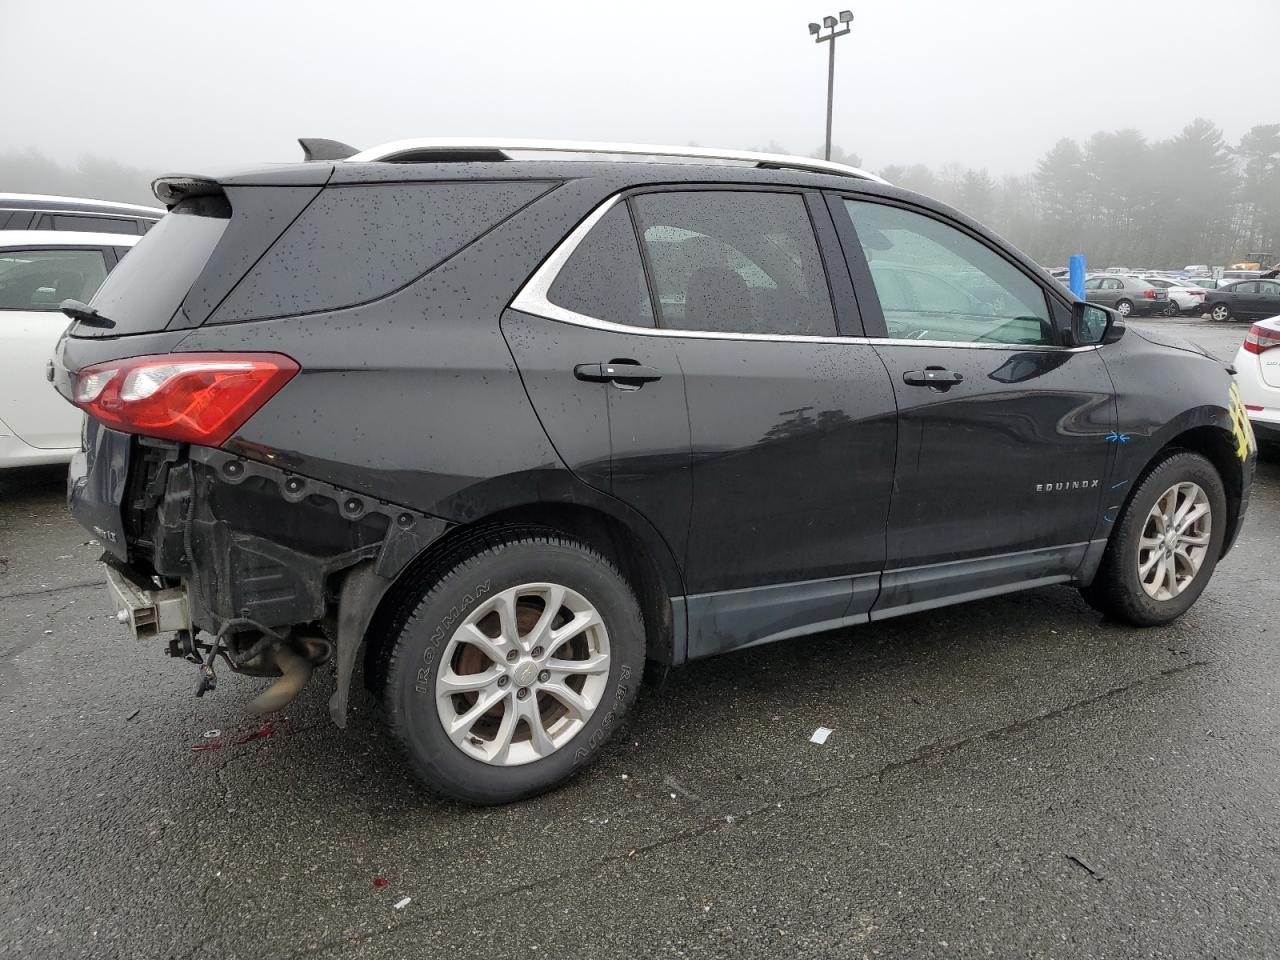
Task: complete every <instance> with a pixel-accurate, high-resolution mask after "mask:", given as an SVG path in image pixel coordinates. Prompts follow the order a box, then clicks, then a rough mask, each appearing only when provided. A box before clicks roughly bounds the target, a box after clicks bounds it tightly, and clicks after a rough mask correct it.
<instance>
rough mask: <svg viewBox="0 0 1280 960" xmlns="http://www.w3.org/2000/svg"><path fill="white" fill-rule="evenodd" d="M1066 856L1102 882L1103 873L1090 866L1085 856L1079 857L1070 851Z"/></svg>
mask: <svg viewBox="0 0 1280 960" xmlns="http://www.w3.org/2000/svg"><path fill="white" fill-rule="evenodd" d="M1066 858H1067V859H1068V860H1070V861H1071V862H1072V863H1074V864H1075V865H1076V866H1078V867H1080V868H1081V869H1082V870H1084V871H1085V873H1087V874H1089V876H1091V877H1093V879H1095V880H1097V881H1098V882H1099V883H1101V882H1102V874H1101V873H1099V872H1098V871H1097V870H1095V869H1094V868H1093V867H1091V866H1089V864H1087V863H1085V861H1084V858H1083V857H1077V856H1076V855H1075V854H1074V853H1068V854H1066Z"/></svg>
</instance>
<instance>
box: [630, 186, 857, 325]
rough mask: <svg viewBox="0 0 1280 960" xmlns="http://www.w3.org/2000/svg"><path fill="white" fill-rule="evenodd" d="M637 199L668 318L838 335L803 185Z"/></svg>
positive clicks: (662, 318) (660, 308) (663, 320)
mask: <svg viewBox="0 0 1280 960" xmlns="http://www.w3.org/2000/svg"><path fill="white" fill-rule="evenodd" d="M632 204H633V209H634V211H635V216H636V223H637V226H638V228H639V231H640V237H641V242H642V246H643V249H644V254H645V257H646V259H647V261H648V267H649V274H650V276H651V278H652V281H653V286H654V292H655V294H656V296H657V297H658V301H659V302H658V304H657V312H658V320H659V323H660V325H661V326H663V327H668V328H671V329H677V330H706V331H715V332H723V333H748V334H765V335H768V334H782V335H788V336H819V337H831V336H834V335H835V332H836V329H835V314H834V312H833V310H832V307H831V294H830V291H829V288H828V286H827V275H826V271H825V270H824V269H823V266H822V259H821V257H820V255H819V253H818V244H817V240H816V239H815V238H814V234H813V225H812V223H811V222H810V220H809V213H808V210H807V209H806V208H805V202H804V198H803V197H802V196H801V195H800V194H796V193H763V192H761V193H757V192H748V191H741V190H705V191H674V192H670V193H651V194H643V195H641V196H638V197H635V198H634V199H633V200H632Z"/></svg>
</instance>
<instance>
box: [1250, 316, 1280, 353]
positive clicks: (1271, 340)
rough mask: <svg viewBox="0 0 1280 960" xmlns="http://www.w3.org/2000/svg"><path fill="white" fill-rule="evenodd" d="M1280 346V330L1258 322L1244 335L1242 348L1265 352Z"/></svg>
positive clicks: (1253, 351)
mask: <svg viewBox="0 0 1280 960" xmlns="http://www.w3.org/2000/svg"><path fill="white" fill-rule="evenodd" d="M1276 347H1280V330H1272V329H1270V328H1269V327H1264V326H1263V325H1262V324H1260V323H1255V324H1254V325H1253V326H1252V327H1250V328H1249V332H1248V333H1247V334H1245V337H1244V348H1245V349H1246V350H1248V351H1249V352H1250V353H1266V352H1267V351H1268V350H1272V349H1274V348H1276Z"/></svg>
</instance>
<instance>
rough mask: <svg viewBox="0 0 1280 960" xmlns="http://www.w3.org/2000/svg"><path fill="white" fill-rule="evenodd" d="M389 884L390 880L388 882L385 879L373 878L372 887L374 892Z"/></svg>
mask: <svg viewBox="0 0 1280 960" xmlns="http://www.w3.org/2000/svg"><path fill="white" fill-rule="evenodd" d="M390 882H391V881H390V880H388V879H387V878H386V877H374V878H373V887H374V889H375V890H381V889H382V888H383V887H385V886H386V885H387V884H389V883H390Z"/></svg>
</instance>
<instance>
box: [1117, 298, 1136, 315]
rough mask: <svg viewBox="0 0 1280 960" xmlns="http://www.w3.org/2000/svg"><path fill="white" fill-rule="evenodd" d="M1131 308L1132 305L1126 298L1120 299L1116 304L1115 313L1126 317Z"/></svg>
mask: <svg viewBox="0 0 1280 960" xmlns="http://www.w3.org/2000/svg"><path fill="white" fill-rule="evenodd" d="M1132 310H1133V306H1132V305H1131V304H1130V303H1129V301H1128V300H1121V301H1120V302H1119V303H1117V304H1116V313H1118V314H1120V316H1122V317H1127V316H1128V315H1129V313H1130V312H1131V311H1132Z"/></svg>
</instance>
